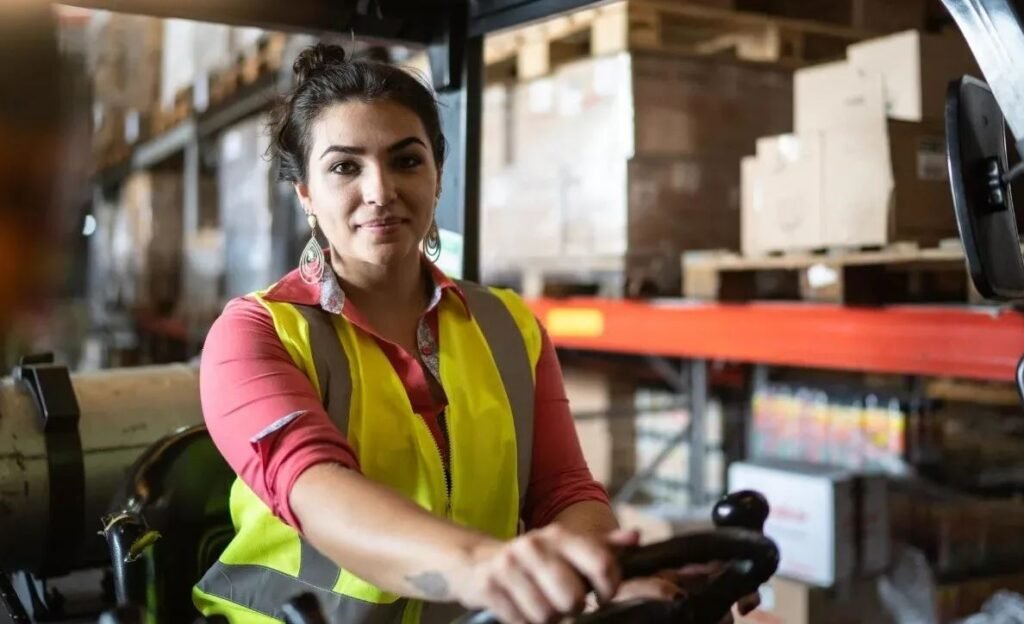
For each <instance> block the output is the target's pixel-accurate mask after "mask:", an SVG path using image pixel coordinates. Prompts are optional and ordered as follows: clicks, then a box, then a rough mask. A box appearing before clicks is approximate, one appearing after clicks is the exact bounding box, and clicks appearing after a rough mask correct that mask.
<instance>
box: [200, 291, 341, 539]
mask: <svg viewBox="0 0 1024 624" xmlns="http://www.w3.org/2000/svg"><path fill="white" fill-rule="evenodd" d="M199 389H200V396H201V399H202V406H203V418H204V419H205V420H206V426H207V428H208V429H209V431H210V435H211V437H212V438H213V441H214V443H215V444H216V445H217V448H218V449H219V450H220V452H221V454H222V455H223V456H224V458H225V459H226V460H227V462H228V464H229V465H230V466H231V467H232V468H233V469H234V471H235V472H236V473H237V474H238V476H239V477H240V478H241V479H242V481H244V482H245V484H246V485H248V486H249V488H251V489H252V491H253V492H254V493H255V494H256V495H257V496H258V497H259V498H260V499H261V500H262V501H263V502H264V503H266V504H267V506H268V507H269V508H270V509H271V510H272V511H273V513H274V515H276V516H277V517H278V518H280V519H281V520H283V521H284V522H286V523H288V524H289V525H291V526H293V527H295V528H296V529H298V530H301V527H300V526H299V522H298V519H297V518H296V517H295V516H294V514H293V513H292V511H291V507H290V505H289V503H288V496H289V492H291V488H292V486H293V485H294V483H295V481H296V480H297V479H298V478H299V476H300V475H301V474H302V473H303V472H304V471H305V470H306V469H308V468H310V467H312V466H314V465H316V464H320V463H325V462H335V463H339V464H342V465H344V466H346V467H348V468H351V469H354V470H358V469H359V463H358V460H357V458H356V456H355V453H354V452H353V451H352V447H351V446H349V444H348V442H347V441H346V440H345V437H344V435H343V434H342V433H341V432H340V431H339V430H338V429H337V427H335V426H334V424H333V423H332V422H331V421H330V418H329V417H328V416H327V413H326V412H325V411H324V408H323V405H322V403H321V402H320V398H319V397H318V396H317V393H316V390H315V389H314V388H313V385H312V384H311V383H310V381H309V379H307V378H306V376H305V375H304V374H303V373H302V371H300V370H299V368H298V367H297V366H296V365H295V363H294V362H292V360H291V357H290V356H289V355H288V352H287V351H286V350H285V348H284V345H282V344H281V341H280V339H279V338H278V336H277V332H276V331H275V329H274V324H273V320H272V319H271V317H270V313H269V312H268V311H267V310H266V309H265V308H264V307H263V306H262V305H260V304H259V302H257V301H255V300H253V299H250V298H240V299H235V300H233V301H231V302H230V303H229V304H228V306H227V307H226V308H225V309H224V313H223V314H222V315H221V316H220V317H219V318H218V319H217V321H216V322H215V323H214V324H213V327H212V328H211V329H210V332H209V334H208V335H207V337H206V342H205V344H204V346H203V353H202V359H201V364H200V375H199Z"/></svg>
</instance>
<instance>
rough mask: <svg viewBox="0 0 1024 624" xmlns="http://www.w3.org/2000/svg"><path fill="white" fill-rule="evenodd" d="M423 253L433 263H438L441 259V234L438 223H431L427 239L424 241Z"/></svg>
mask: <svg viewBox="0 0 1024 624" xmlns="http://www.w3.org/2000/svg"><path fill="white" fill-rule="evenodd" d="M423 252H424V253H425V254H426V255H427V258H430V261H431V262H437V260H438V258H440V257H441V232H439V231H438V229H437V221H432V222H431V223H430V229H429V230H427V237H426V238H424V239H423Z"/></svg>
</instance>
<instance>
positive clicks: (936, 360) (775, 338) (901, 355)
mask: <svg viewBox="0 0 1024 624" xmlns="http://www.w3.org/2000/svg"><path fill="white" fill-rule="evenodd" d="M530 306H531V307H532V308H533V311H534V313H535V314H536V315H537V317H538V318H540V319H541V321H542V322H543V323H544V324H545V325H546V326H547V329H548V333H549V334H550V335H551V338H552V340H553V341H554V343H555V345H556V346H559V347H565V348H572V349H582V350H590V351H604V352H611V353H634V354H646V355H662V356H675V357H684V358H702V359H703V358H706V359H713V360H728V361H735V362H757V363H764V364H777V365H786V366H801V367H809V368H826V369H840V370H858V371H872V372H879V373H896V374H910V375H929V376H949V377H959V378H965V379H981V380H993V381H1012V380H1013V378H1014V370H1015V367H1016V365H1017V362H1018V360H1019V359H1020V358H1021V356H1022V355H1024V314H1022V313H1020V312H1016V311H1013V310H997V309H994V308H966V307H961V308H957V307H931V306H900V307H889V308H848V307H842V306H833V305H818V304H799V303H780V304H775V303H755V304H745V305H719V304H700V303H688V302H664V303H662V302H637V301H625V300H613V299H590V298H587V299H567V300H553V299H534V300H531V301H530Z"/></svg>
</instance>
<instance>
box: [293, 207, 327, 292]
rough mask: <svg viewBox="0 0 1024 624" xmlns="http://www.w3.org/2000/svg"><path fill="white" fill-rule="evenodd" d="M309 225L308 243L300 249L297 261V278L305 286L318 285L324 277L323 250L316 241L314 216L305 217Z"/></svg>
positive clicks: (324, 261) (324, 262)
mask: <svg viewBox="0 0 1024 624" xmlns="http://www.w3.org/2000/svg"><path fill="white" fill-rule="evenodd" d="M306 221H307V222H308V223H309V242H308V243H306V246H305V247H303V249H302V257H301V258H300V259H299V277H301V278H302V281H304V282H306V283H307V284H319V283H320V280H322V279H323V277H324V265H325V264H326V260H325V259H324V250H323V249H321V248H320V243H319V242H317V240H316V215H314V214H312V213H310V214H308V215H306Z"/></svg>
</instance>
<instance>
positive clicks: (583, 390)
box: [562, 366, 636, 489]
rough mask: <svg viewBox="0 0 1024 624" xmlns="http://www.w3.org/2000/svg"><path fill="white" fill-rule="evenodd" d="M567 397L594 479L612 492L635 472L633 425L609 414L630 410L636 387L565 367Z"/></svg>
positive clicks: (620, 380) (586, 370)
mask: <svg viewBox="0 0 1024 624" xmlns="http://www.w3.org/2000/svg"><path fill="white" fill-rule="evenodd" d="M562 376H563V378H564V380H565V394H566V397H567V398H568V399H569V407H570V409H571V410H572V413H573V415H574V416H576V415H578V416H581V418H579V419H577V420H576V421H575V422H576V435H577V436H578V437H579V440H580V447H581V448H582V449H583V456H584V458H585V459H586V460H587V465H588V466H589V467H590V472H591V474H593V476H594V478H595V479H597V480H598V481H600V482H601V483H602V484H604V485H605V486H606V487H609V488H610V489H616V488H618V487H620V486H621V485H622V484H623V483H625V482H626V480H627V479H629V478H630V477H631V476H633V473H634V472H635V469H636V459H635V457H636V446H635V442H634V423H633V421H632V419H629V418H621V417H619V418H614V417H613V418H609V417H607V414H608V413H610V412H613V411H617V410H623V409H629V407H631V406H632V401H633V391H634V386H633V384H632V383H631V382H630V381H628V380H624V379H621V378H618V377H615V376H613V375H611V374H608V373H604V372H597V371H592V370H588V369H585V368H579V367H571V366H566V367H564V368H563V371H562Z"/></svg>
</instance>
